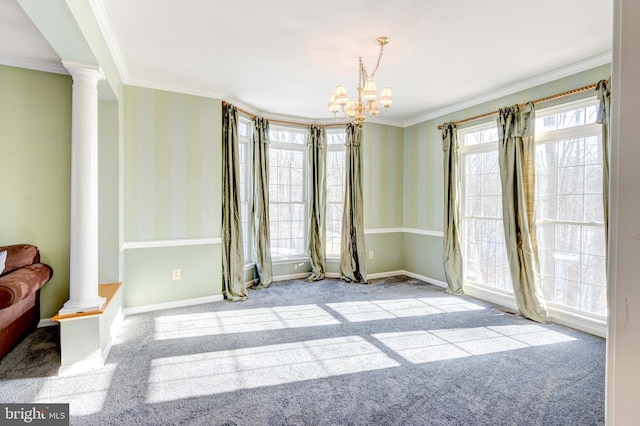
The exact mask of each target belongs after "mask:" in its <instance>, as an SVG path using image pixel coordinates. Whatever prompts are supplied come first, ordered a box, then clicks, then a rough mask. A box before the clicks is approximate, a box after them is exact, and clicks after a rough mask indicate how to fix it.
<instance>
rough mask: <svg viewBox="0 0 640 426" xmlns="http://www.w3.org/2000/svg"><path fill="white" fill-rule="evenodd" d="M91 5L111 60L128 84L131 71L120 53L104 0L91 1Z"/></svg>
mask: <svg viewBox="0 0 640 426" xmlns="http://www.w3.org/2000/svg"><path fill="white" fill-rule="evenodd" d="M89 5H90V6H91V10H93V14H94V16H95V18H96V21H97V22H98V27H99V28H100V32H101V33H102V38H103V39H104V41H105V43H106V44H107V48H108V49H109V53H110V54H111V58H112V59H113V62H114V63H115V65H116V68H117V69H118V73H119V74H120V79H121V80H122V81H123V82H127V81H128V80H129V71H128V70H127V65H126V64H125V62H124V59H123V57H122V52H121V51H120V47H119V46H118V42H117V41H116V36H115V34H114V33H113V28H112V27H111V22H110V21H109V17H108V15H107V10H106V9H105V7H104V3H103V2H102V0H89Z"/></svg>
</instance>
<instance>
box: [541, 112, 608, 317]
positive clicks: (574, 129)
mask: <svg viewBox="0 0 640 426" xmlns="http://www.w3.org/2000/svg"><path fill="white" fill-rule="evenodd" d="M596 111H597V101H596V100H595V99H593V100H587V101H582V102H577V103H571V104H566V105H563V106H561V107H558V108H549V109H547V110H542V111H540V113H538V114H537V117H536V184H537V186H536V208H537V220H538V226H537V233H538V246H539V257H540V272H541V276H542V287H543V294H544V298H545V299H546V300H547V301H548V302H550V303H553V304H557V305H561V306H563V307H567V308H571V309H576V310H579V311H581V312H586V313H589V314H593V315H597V316H601V317H604V316H606V314H607V300H606V256H605V250H606V243H605V231H604V212H603V200H602V145H601V128H600V125H598V124H596V115H597V112H596Z"/></svg>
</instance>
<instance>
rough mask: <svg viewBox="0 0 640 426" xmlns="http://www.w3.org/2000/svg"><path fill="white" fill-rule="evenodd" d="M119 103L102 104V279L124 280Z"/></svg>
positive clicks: (100, 114) (99, 265)
mask: <svg viewBox="0 0 640 426" xmlns="http://www.w3.org/2000/svg"><path fill="white" fill-rule="evenodd" d="M118 114H119V111H118V102H113V101H100V102H99V103H98V141H99V142H98V205H99V210H98V219H99V220H98V280H99V282H100V283H114V282H119V281H120V276H119V269H120V267H119V266H120V245H119V226H120V219H119V195H118V194H119V170H120V167H119V162H120V159H119V142H120V129H119V123H120V121H119V117H118Z"/></svg>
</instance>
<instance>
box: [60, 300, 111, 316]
mask: <svg viewBox="0 0 640 426" xmlns="http://www.w3.org/2000/svg"><path fill="white" fill-rule="evenodd" d="M106 300H107V299H106V298H104V297H100V296H98V297H95V298H93V299H90V300H67V301H66V302H65V304H64V305H63V306H62V308H60V311H59V312H58V315H70V314H79V313H83V312H96V311H100V310H102V307H103V306H104V302H106Z"/></svg>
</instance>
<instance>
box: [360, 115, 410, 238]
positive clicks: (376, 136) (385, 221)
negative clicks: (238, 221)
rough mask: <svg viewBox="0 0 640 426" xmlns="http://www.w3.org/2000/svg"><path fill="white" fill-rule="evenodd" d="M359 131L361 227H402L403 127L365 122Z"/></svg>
mask: <svg viewBox="0 0 640 426" xmlns="http://www.w3.org/2000/svg"><path fill="white" fill-rule="evenodd" d="M362 132H363V133H362V150H361V154H362V182H363V185H362V186H363V188H362V196H363V200H364V227H365V228H366V229H372V228H397V227H402V222H403V205H402V188H403V163H404V156H403V145H404V129H403V128H401V127H393V126H386V125H382V124H373V123H367V124H365V126H364V129H363V131H362Z"/></svg>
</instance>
